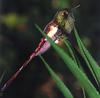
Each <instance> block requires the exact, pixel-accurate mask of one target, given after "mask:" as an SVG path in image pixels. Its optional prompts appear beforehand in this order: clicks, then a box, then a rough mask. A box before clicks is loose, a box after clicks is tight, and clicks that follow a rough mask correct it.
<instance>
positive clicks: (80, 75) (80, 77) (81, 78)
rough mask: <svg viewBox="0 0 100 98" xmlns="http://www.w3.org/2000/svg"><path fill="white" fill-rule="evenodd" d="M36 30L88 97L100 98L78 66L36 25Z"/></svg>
mask: <svg viewBox="0 0 100 98" xmlns="http://www.w3.org/2000/svg"><path fill="white" fill-rule="evenodd" d="M35 26H36V28H37V29H38V30H39V31H40V32H41V33H42V34H43V35H44V36H45V37H46V38H47V40H48V41H49V42H50V44H51V46H52V47H53V48H54V49H55V50H56V52H57V53H58V54H59V55H60V57H61V58H62V60H63V61H64V62H65V64H66V66H67V67H68V68H69V70H70V71H71V72H72V73H73V75H74V76H75V77H76V78H77V80H78V81H79V82H80V84H81V85H82V86H83V87H84V89H85V91H86V92H87V94H88V95H89V97H90V98H100V95H99V93H98V91H97V90H96V89H95V87H94V86H93V85H92V83H91V82H90V81H89V79H88V78H87V76H86V75H85V74H84V73H83V72H82V71H81V70H80V69H79V68H78V67H77V66H78V65H77V64H76V63H75V62H74V61H73V60H72V59H71V58H70V57H69V56H68V55H67V54H66V53H65V52H64V51H63V49H61V48H60V47H58V45H56V44H55V43H54V42H53V41H52V40H51V39H50V38H49V37H48V36H47V35H46V34H45V33H44V32H43V31H42V30H41V29H40V28H39V26H38V25H35Z"/></svg>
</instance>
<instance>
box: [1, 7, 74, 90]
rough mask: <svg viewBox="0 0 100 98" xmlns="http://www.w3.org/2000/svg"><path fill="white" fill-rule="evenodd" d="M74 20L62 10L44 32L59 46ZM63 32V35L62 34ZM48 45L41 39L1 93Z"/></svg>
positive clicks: (66, 11) (44, 39) (67, 12)
mask: <svg viewBox="0 0 100 98" xmlns="http://www.w3.org/2000/svg"><path fill="white" fill-rule="evenodd" d="M74 22H75V19H74V17H73V15H72V12H71V10H70V9H67V8H66V9H62V10H59V11H57V13H56V14H55V16H54V17H53V19H52V20H51V21H50V22H49V23H48V24H47V25H46V27H45V28H44V30H43V31H44V32H45V33H46V34H47V36H48V37H50V38H51V39H52V40H53V41H54V42H55V43H56V44H59V42H60V40H61V39H60V37H61V36H62V35H64V33H65V32H66V34H70V33H71V31H72V30H73V28H74ZM63 32H64V33H63ZM50 46H51V45H50V43H49V42H48V41H47V39H46V38H45V37H43V38H42V39H41V41H40V43H39V44H38V46H37V48H36V49H35V51H33V52H32V54H31V55H30V56H29V58H28V60H26V61H25V62H24V63H23V64H22V66H21V67H20V68H19V69H18V70H17V71H16V73H15V74H14V75H13V76H12V77H11V78H10V79H9V80H8V81H7V82H6V83H5V84H4V85H3V87H2V88H1V91H4V90H5V89H6V88H7V87H8V86H9V85H10V84H11V83H12V82H13V81H14V80H15V79H16V77H17V76H18V75H19V73H20V72H21V71H22V70H23V69H24V68H25V67H26V66H27V65H28V63H29V62H30V61H31V60H32V59H33V58H34V57H36V56H38V55H41V54H43V53H45V52H46V51H47V50H48V49H49V48H50Z"/></svg>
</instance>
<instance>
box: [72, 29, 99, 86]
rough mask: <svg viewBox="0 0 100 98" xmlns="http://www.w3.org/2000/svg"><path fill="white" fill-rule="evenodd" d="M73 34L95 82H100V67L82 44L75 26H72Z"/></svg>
mask: <svg viewBox="0 0 100 98" xmlns="http://www.w3.org/2000/svg"><path fill="white" fill-rule="evenodd" d="M74 35H75V37H76V40H77V43H78V46H79V49H80V52H81V54H82V56H83V58H84V60H85V61H86V63H87V65H88V67H89V69H90V71H91V73H92V74H93V76H94V79H95V80H96V82H97V84H98V85H99V84H100V67H99V65H98V64H97V63H96V61H95V60H94V59H93V57H92V56H91V54H90V53H89V51H88V50H87V49H86V47H85V46H84V44H83V42H82V41H81V38H80V37H79V35H78V32H77V30H76V28H74Z"/></svg>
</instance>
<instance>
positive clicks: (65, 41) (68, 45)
mask: <svg viewBox="0 0 100 98" xmlns="http://www.w3.org/2000/svg"><path fill="white" fill-rule="evenodd" d="M64 43H65V45H66V46H67V47H68V50H69V52H70V55H71V56H72V58H73V60H74V62H75V63H76V64H77V65H79V68H80V69H81V70H82V71H83V72H84V70H83V68H82V67H81V64H80V62H79V59H78V58H77V57H76V56H75V54H74V48H73V47H72V45H71V43H70V42H69V41H68V40H67V39H65V40H64ZM81 88H82V92H83V98H86V93H85V90H84V88H83V87H81Z"/></svg>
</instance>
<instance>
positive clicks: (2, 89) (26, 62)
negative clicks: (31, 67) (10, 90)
mask: <svg viewBox="0 0 100 98" xmlns="http://www.w3.org/2000/svg"><path fill="white" fill-rule="evenodd" d="M34 57H35V53H32V54H31V55H30V57H29V59H28V60H26V61H25V62H24V63H23V64H22V66H21V67H20V68H19V69H18V70H17V72H16V73H15V74H14V75H13V76H12V77H11V78H10V79H9V80H8V81H7V82H6V83H5V84H4V86H3V87H2V88H1V91H4V90H5V89H6V88H7V87H8V86H9V85H10V84H11V83H12V82H13V81H14V80H15V79H16V77H17V76H18V75H19V73H20V72H21V71H22V70H23V69H24V68H25V67H26V66H27V65H28V64H29V62H30V61H31V60H32V59H33V58H34Z"/></svg>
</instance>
